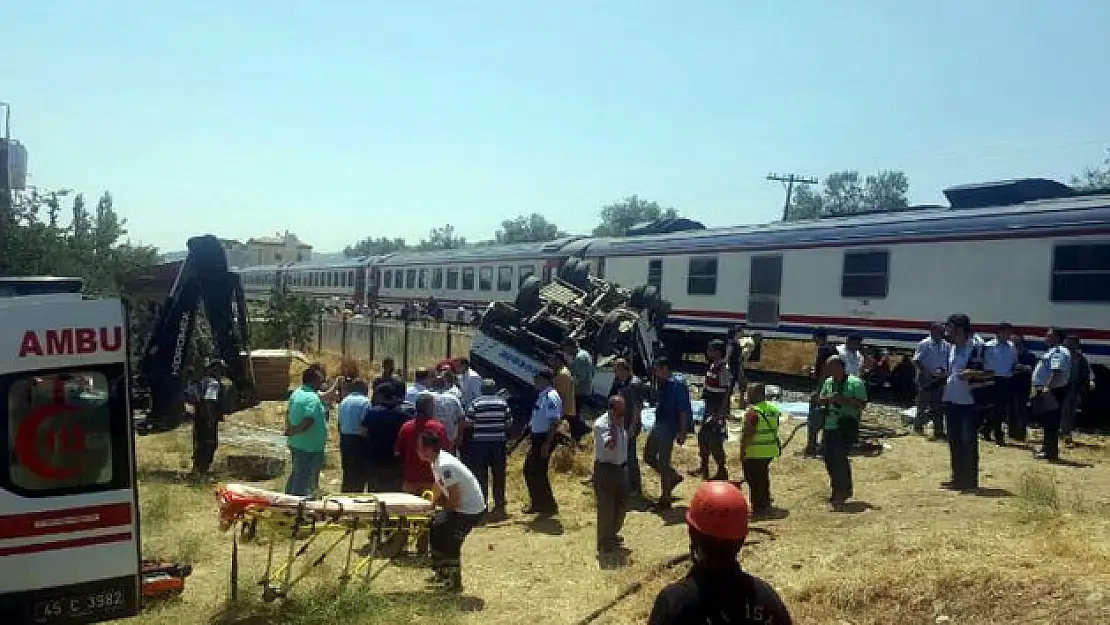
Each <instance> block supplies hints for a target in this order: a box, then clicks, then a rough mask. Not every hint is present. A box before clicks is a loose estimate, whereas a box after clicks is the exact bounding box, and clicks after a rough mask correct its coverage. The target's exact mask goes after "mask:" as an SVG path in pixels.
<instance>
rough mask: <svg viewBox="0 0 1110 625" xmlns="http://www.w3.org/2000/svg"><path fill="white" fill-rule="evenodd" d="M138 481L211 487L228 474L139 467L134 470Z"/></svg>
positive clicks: (226, 477)
mask: <svg viewBox="0 0 1110 625" xmlns="http://www.w3.org/2000/svg"><path fill="white" fill-rule="evenodd" d="M135 476H136V477H137V478H138V480H139V481H140V482H145V483H147V484H173V485H181V486H204V487H211V486H214V485H215V484H217V483H219V482H226V481H228V480H229V478H230V476H229V475H228V474H227V473H226V472H225V471H220V470H217V471H209V472H208V473H193V472H192V471H189V470H185V469H181V470H177V469H167V468H165V467H149V468H143V467H140V468H139V469H138V471H136V472H135Z"/></svg>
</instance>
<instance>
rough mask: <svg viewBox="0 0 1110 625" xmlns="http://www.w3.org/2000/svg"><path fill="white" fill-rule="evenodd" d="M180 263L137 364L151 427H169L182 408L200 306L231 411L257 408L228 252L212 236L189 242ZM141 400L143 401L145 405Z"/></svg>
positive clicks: (242, 302)
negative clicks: (227, 385)
mask: <svg viewBox="0 0 1110 625" xmlns="http://www.w3.org/2000/svg"><path fill="white" fill-rule="evenodd" d="M187 246H188V250H189V253H188V256H187V257H186V258H185V261H184V262H183V263H182V264H181V268H180V270H179V271H178V273H177V277H176V278H175V279H174V281H173V286H172V287H171V288H170V291H169V294H168V296H167V297H166V301H165V303H164V304H163V306H162V308H161V312H160V313H159V315H158V321H157V323H156V324H155V326H154V329H153V331H152V332H151V335H150V341H149V342H148V344H147V347H146V349H145V350H144V351H143V355H142V359H141V361H140V363H139V387H140V389H141V391H140V394H147V393H149V396H148V397H141V399H140V402H139V403H144V404H146V408H147V411H148V414H147V421H148V423H149V424H150V425H151V427H158V426H169V427H172V426H173V425H175V424H176V423H177V422H178V421H179V420H180V417H181V415H182V413H183V412H184V408H185V385H186V382H187V380H186V379H185V378H186V373H187V364H186V363H187V361H188V353H187V352H188V350H189V347H190V345H191V343H192V338H193V333H194V331H195V329H196V318H197V313H199V312H200V306H201V304H202V302H203V306H204V316H205V319H207V321H208V325H209V327H210V328H211V330H212V341H213V343H214V347H215V349H216V354H217V357H218V358H219V359H220V360H221V361H222V362H223V365H224V367H223V369H224V372H223V374H224V375H225V376H226V377H227V378H228V379H229V380H230V381H231V383H232V386H233V391H232V393H231V401H230V404H231V406H229V407H230V408H231V409H232V410H242V409H243V408H248V407H250V406H255V405H257V404H258V392H257V386H256V384H255V379H254V369H253V367H252V366H251V361H250V354H249V351H250V333H249V329H248V324H247V304H246V298H245V297H244V295H243V287H242V285H241V283H240V282H239V275H238V274H236V273H233V272H231V271H230V270H229V268H228V264H227V253H226V252H225V251H224V249H223V246H221V245H220V241H219V239H217V238H216V237H214V236H212V235H204V236H198V237H193V238H191V239H189V241H188V244H187ZM143 400H145V401H143Z"/></svg>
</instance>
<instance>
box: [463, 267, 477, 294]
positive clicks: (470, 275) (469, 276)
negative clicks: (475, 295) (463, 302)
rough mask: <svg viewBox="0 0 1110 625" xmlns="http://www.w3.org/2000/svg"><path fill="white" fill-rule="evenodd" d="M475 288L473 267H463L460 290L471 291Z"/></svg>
mask: <svg viewBox="0 0 1110 625" xmlns="http://www.w3.org/2000/svg"><path fill="white" fill-rule="evenodd" d="M475 286H476V280H475V274H474V268H473V267H463V269H462V290H463V291H473V290H474V287H475Z"/></svg>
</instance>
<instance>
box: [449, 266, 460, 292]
mask: <svg viewBox="0 0 1110 625" xmlns="http://www.w3.org/2000/svg"><path fill="white" fill-rule="evenodd" d="M458 289H459V270H458V269H448V270H447V290H448V291H457V290H458Z"/></svg>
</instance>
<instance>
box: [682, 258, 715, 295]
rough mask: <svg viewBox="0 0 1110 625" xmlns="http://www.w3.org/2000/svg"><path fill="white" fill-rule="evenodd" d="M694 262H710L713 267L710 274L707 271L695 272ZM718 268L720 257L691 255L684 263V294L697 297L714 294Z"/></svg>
mask: <svg viewBox="0 0 1110 625" xmlns="http://www.w3.org/2000/svg"><path fill="white" fill-rule="evenodd" d="M695 263H710V264H711V265H712V267H713V271H712V275H711V274H710V272H709V271H703V272H700V273H697V274H695V273H694V265H695ZM720 270H721V263H720V258H719V257H717V256H691V257H690V258H689V259H687V263H686V294H687V295H693V296H697V297H712V296H714V295H716V294H717V281H718V278H719V276H720Z"/></svg>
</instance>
